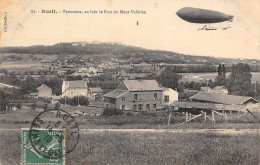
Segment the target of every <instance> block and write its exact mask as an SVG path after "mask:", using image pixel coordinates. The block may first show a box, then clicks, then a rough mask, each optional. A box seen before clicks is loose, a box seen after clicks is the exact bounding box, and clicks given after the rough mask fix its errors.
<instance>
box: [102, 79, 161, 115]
mask: <svg viewBox="0 0 260 165" xmlns="http://www.w3.org/2000/svg"><path fill="white" fill-rule="evenodd" d="M162 91H163V90H162V88H161V87H160V86H159V84H158V83H157V81H156V80H124V81H122V82H121V83H120V84H119V85H118V87H117V88H116V89H115V90H113V91H111V92H109V93H107V94H105V95H104V106H105V107H106V108H114V109H122V110H139V111H149V110H156V109H158V108H159V107H161V106H162V100H161V98H162Z"/></svg>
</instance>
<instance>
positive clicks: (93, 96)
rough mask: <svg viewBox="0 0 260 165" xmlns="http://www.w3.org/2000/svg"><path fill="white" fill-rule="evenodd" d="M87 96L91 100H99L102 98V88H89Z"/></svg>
mask: <svg viewBox="0 0 260 165" xmlns="http://www.w3.org/2000/svg"><path fill="white" fill-rule="evenodd" d="M88 98H89V99H90V100H92V101H101V100H102V99H103V90H102V89H101V88H100V87H93V88H89V89H88Z"/></svg>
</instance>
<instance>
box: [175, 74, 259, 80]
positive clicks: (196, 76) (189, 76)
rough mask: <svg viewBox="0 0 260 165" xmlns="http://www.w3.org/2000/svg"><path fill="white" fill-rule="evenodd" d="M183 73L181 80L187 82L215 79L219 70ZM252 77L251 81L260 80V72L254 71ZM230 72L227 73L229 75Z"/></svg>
mask: <svg viewBox="0 0 260 165" xmlns="http://www.w3.org/2000/svg"><path fill="white" fill-rule="evenodd" d="M180 74H181V75H182V79H181V81H183V82H185V81H195V82H199V81H202V80H205V79H207V80H209V79H211V80H215V78H216V76H217V74H218V73H217V72H216V73H180ZM251 74H252V79H251V81H260V72H252V73H251ZM229 75H230V73H227V76H229Z"/></svg>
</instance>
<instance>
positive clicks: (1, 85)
mask: <svg viewBox="0 0 260 165" xmlns="http://www.w3.org/2000/svg"><path fill="white" fill-rule="evenodd" d="M0 88H15V89H20V88H19V87H16V86H13V85H9V84H4V83H0Z"/></svg>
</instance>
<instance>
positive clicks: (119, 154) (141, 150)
mask: <svg viewBox="0 0 260 165" xmlns="http://www.w3.org/2000/svg"><path fill="white" fill-rule="evenodd" d="M0 139H1V141H0V163H1V164H3V165H5V164H7V165H9V164H19V162H20V160H21V155H20V154H21V137H20V132H19V131H2V132H1V134H0ZM90 148H94V149H92V150H90ZM258 148H259V137H258V136H257V135H256V134H239V135H222V134H221V135H220V134H214V133H140V132H139V133H137V132H133V133H118V132H102V133H93V132H81V137H80V141H79V143H78V145H77V147H76V149H75V150H74V151H73V152H72V153H70V154H69V155H68V156H67V164H116V165H117V164H150V165H153V164H154V165H157V164H177V165H184V164H185V165H189V164H191V165H193V164H199V165H208V164H236V165H239V164H250V165H256V164H258V163H259V160H258V153H259V150H258ZM89 150H90V152H89Z"/></svg>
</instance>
